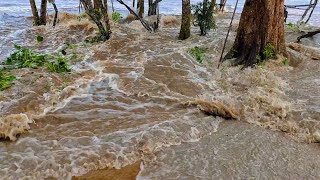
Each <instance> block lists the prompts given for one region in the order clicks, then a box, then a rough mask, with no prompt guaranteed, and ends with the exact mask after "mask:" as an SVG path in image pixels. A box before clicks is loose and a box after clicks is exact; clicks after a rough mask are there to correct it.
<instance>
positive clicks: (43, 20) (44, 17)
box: [40, 0, 48, 25]
mask: <svg viewBox="0 0 320 180" xmlns="http://www.w3.org/2000/svg"><path fill="white" fill-rule="evenodd" d="M47 3H48V0H41V9H40V25H46V23H47Z"/></svg>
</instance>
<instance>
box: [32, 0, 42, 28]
mask: <svg viewBox="0 0 320 180" xmlns="http://www.w3.org/2000/svg"><path fill="white" fill-rule="evenodd" d="M30 6H31V11H32V17H33V24H34V25H35V26H39V24H40V22H39V14H38V9H37V5H36V2H35V1H34V0H30Z"/></svg>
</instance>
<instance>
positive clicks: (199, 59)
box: [188, 46, 205, 64]
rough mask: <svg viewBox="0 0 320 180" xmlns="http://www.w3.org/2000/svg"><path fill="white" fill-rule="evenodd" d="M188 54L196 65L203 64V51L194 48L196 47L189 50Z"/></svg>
mask: <svg viewBox="0 0 320 180" xmlns="http://www.w3.org/2000/svg"><path fill="white" fill-rule="evenodd" d="M188 53H189V54H190V55H191V56H192V57H193V58H195V59H196V61H197V62H198V63H200V64H202V63H203V60H204V53H205V49H203V48H200V47H197V46H196V47H193V48H191V49H189V50H188Z"/></svg>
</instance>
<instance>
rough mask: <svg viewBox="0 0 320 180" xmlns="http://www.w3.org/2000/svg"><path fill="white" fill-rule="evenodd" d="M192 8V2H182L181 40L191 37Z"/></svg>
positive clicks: (183, 0) (187, 0) (186, 0)
mask: <svg viewBox="0 0 320 180" xmlns="http://www.w3.org/2000/svg"><path fill="white" fill-rule="evenodd" d="M190 26H191V7H190V0H182V20H181V28H180V34H179V39H181V40H185V39H188V38H189V37H190Z"/></svg>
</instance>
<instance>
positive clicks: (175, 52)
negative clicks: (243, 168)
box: [0, 15, 294, 179]
mask: <svg viewBox="0 0 320 180" xmlns="http://www.w3.org/2000/svg"><path fill="white" fill-rule="evenodd" d="M65 16H67V17H65V19H64V20H61V22H60V25H59V26H58V27H57V28H56V29H51V28H48V27H39V28H30V29H27V30H25V31H24V32H23V33H21V34H19V35H18V36H17V37H10V38H13V39H15V42H17V43H20V44H21V45H24V46H29V47H33V48H34V49H36V51H38V52H47V53H52V52H55V51H58V50H59V49H61V48H63V46H65V45H64V44H63V43H69V44H73V45H74V47H73V48H71V49H68V50H67V52H68V53H70V54H76V55H77V58H76V60H74V61H73V62H71V64H72V68H73V71H72V73H71V74H65V75H59V74H52V73H51V74H50V73H47V72H45V71H44V70H42V69H37V70H28V69H22V70H17V71H15V72H14V73H15V74H16V75H17V77H18V80H17V82H16V84H15V85H14V86H13V87H12V88H11V89H8V90H6V91H4V93H3V94H2V95H1V103H0V108H1V114H0V115H1V116H2V118H1V119H0V136H2V137H4V136H5V137H7V138H9V139H11V140H16V135H17V134H21V133H22V134H21V135H20V137H18V139H17V140H16V141H15V142H7V141H4V142H0V161H1V163H0V177H2V178H4V179H19V178H30V179H44V178H49V177H54V178H57V179H70V178H71V177H72V176H74V175H82V174H84V173H86V172H88V171H90V170H94V169H99V168H105V167H116V168H120V167H123V166H125V165H128V164H133V163H135V162H137V161H139V160H141V159H142V160H144V159H148V160H149V161H150V160H151V161H153V160H155V159H156V156H155V153H156V152H159V151H160V150H163V149H165V148H166V147H170V146H173V145H181V144H183V143H192V142H198V141H199V140H201V139H203V138H205V137H208V136H210V135H211V134H212V133H214V132H216V131H217V130H218V129H219V124H220V123H221V122H222V121H223V119H222V118H219V117H214V116H208V115H205V114H203V113H202V112H200V111H199V110H198V108H196V107H188V108H186V107H185V106H183V105H182V104H183V103H185V102H188V101H193V100H196V99H202V100H205V101H208V102H212V101H216V102H221V103H223V104H225V105H226V106H228V107H232V108H234V109H235V111H237V112H240V117H239V119H241V120H244V121H247V122H251V123H254V124H258V125H261V126H264V127H269V128H272V129H277V130H279V129H280V130H282V131H284V129H285V128H289V130H287V131H288V132H291V130H290V128H291V126H290V119H289V117H290V116H289V115H290V113H291V111H292V107H293V104H294V100H292V99H291V98H288V96H287V95H286V92H287V91H290V88H289V85H288V83H287V82H286V81H285V80H284V79H283V78H280V77H279V76H277V74H276V72H277V71H278V69H275V68H276V67H277V68H279V69H280V70H281V72H289V71H290V70H291V69H290V68H288V67H279V66H275V67H266V68H255V69H247V70H244V71H241V70H240V68H238V67H235V68H227V67H224V68H223V69H222V70H217V69H216V68H214V67H216V65H217V58H218V56H219V54H218V52H219V51H220V46H221V44H222V42H223V39H222V38H221V36H223V34H222V35H221V34H220V35H218V32H219V30H218V31H216V32H213V33H211V34H210V36H209V38H208V37H207V38H204V37H198V36H195V37H193V38H191V39H189V40H187V41H184V42H182V41H178V40H176V35H177V33H178V31H179V29H178V28H177V27H178V26H179V25H178V24H176V23H177V22H178V21H177V20H175V17H170V18H169V19H170V20H168V21H167V22H162V24H163V25H164V26H165V25H166V24H170V28H168V27H166V26H165V27H163V28H162V31H161V32H159V33H155V34H151V35H150V34H149V33H147V32H145V31H144V30H143V28H142V27H141V25H140V24H139V23H138V22H133V23H131V24H126V25H113V26H114V27H113V29H114V30H113V34H112V38H111V39H110V40H109V41H107V42H105V43H97V44H86V43H83V42H84V40H85V38H86V37H88V36H92V34H93V33H94V32H95V31H96V30H95V28H94V26H93V25H92V24H91V22H89V21H88V20H81V21H80V22H79V21H78V20H77V17H74V16H71V15H65ZM70 19H72V21H68V22H67V20H70ZM164 21H165V20H164ZM169 21H170V22H169ZM227 24H228V23H227V22H225V21H222V22H220V24H219V25H220V26H221V27H222V30H223V28H224V27H225V26H224V25H227ZM218 27H219V26H218ZM193 31H194V32H196V31H197V29H193ZM220 32H221V31H220ZM232 33H233V35H234V32H232ZM38 34H41V35H44V37H45V41H44V42H43V43H40V44H39V43H36V42H35V40H34V37H35V36H36V35H38ZM11 40H12V39H11ZM195 45H198V46H204V47H205V48H207V51H208V53H207V55H206V59H207V61H206V62H205V63H204V64H203V65H200V64H198V63H197V62H196V61H194V60H193V59H192V58H191V57H190V55H188V54H187V53H186V51H187V49H188V48H190V47H193V46H195ZM5 48H9V46H8V47H5ZM272 68H274V69H272ZM36 77H37V78H36ZM28 79H29V81H28ZM30 79H32V80H31V81H32V82H30ZM20 113H23V114H20ZM33 121H34V123H32V122H33ZM27 130H29V131H27ZM23 132H24V133H23Z"/></svg>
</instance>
